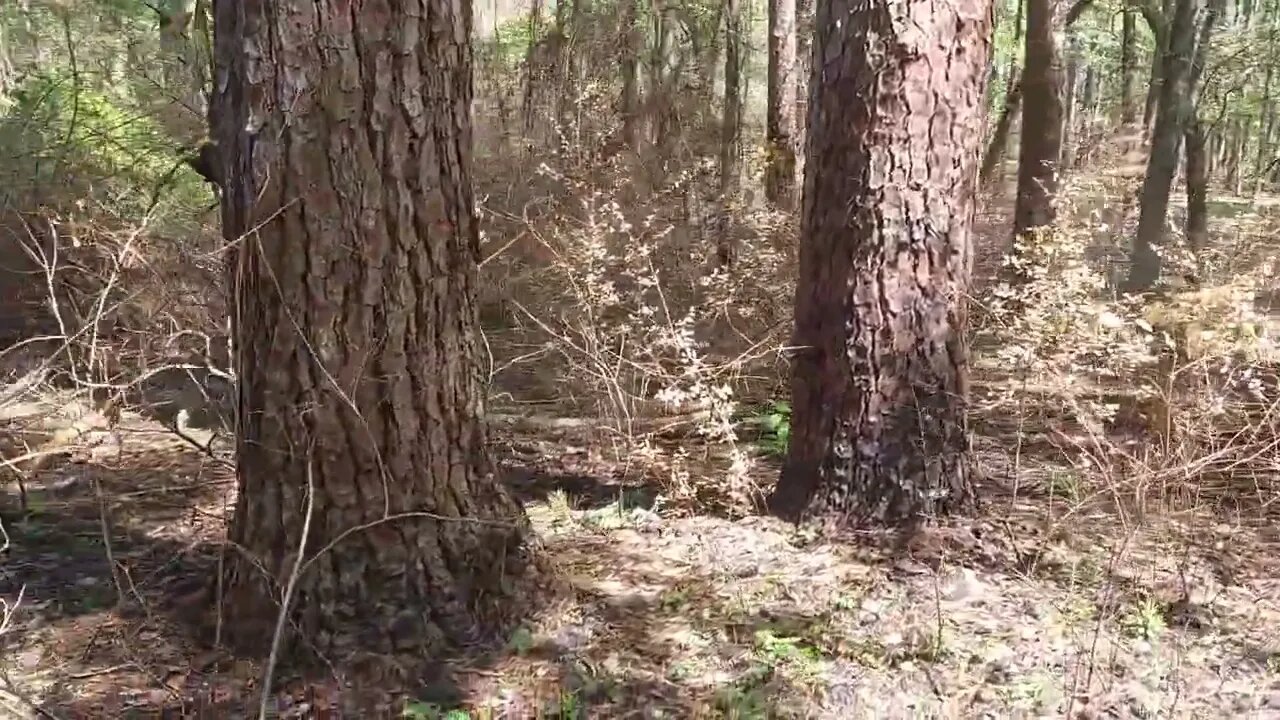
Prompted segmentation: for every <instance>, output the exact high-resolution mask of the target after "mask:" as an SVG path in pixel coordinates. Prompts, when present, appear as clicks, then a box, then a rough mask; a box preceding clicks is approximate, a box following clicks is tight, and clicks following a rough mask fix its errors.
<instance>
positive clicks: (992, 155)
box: [978, 67, 1022, 183]
mask: <svg viewBox="0 0 1280 720" xmlns="http://www.w3.org/2000/svg"><path fill="white" fill-rule="evenodd" d="M1009 77H1010V78H1011V80H1010V83H1009V89H1008V90H1007V91H1006V92H1005V95H1004V107H1003V108H1002V109H1001V110H1000V118H999V119H998V120H997V121H996V127H995V130H993V131H992V132H991V141H990V142H989V143H987V151H986V152H985V153H983V155H982V169H981V170H980V171H979V172H978V177H979V178H981V180H982V182H983V183H987V182H991V181H993V180H995V179H997V178H998V177H1000V176H1001V175H1003V173H1001V172H999V171H1000V169H1001V166H1002V165H1003V164H1004V152H1005V148H1007V147H1009V135H1010V134H1011V133H1012V132H1013V123H1014V121H1015V120H1017V118H1018V111H1019V110H1020V109H1021V108H1022V73H1021V72H1020V71H1019V70H1018V69H1017V68H1016V67H1014V68H1011V69H1010V75H1009Z"/></svg>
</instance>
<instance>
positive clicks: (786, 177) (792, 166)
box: [764, 0, 796, 209]
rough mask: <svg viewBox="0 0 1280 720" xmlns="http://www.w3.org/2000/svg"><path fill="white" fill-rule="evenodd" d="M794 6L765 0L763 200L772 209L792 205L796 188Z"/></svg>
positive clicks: (789, 0)
mask: <svg viewBox="0 0 1280 720" xmlns="http://www.w3.org/2000/svg"><path fill="white" fill-rule="evenodd" d="M795 66H796V3H795V0H769V88H768V111H767V117H766V119H765V154H766V157H767V165H766V167H765V178H764V192H765V197H766V198H767V199H768V200H769V202H771V203H773V204H774V205H775V206H777V207H780V208H785V209H790V208H792V207H794V206H795V187H796V144H795V143H796V132H795V127H796V116H795V112H796V79H795Z"/></svg>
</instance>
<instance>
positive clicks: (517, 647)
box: [507, 626, 533, 657]
mask: <svg viewBox="0 0 1280 720" xmlns="http://www.w3.org/2000/svg"><path fill="white" fill-rule="evenodd" d="M507 647H508V648H510V649H511V650H512V652H514V653H515V654H516V655H519V656H522V657H523V656H524V655H527V654H528V653H529V651H530V650H532V649H533V633H532V632H530V631H529V628H527V627H523V626H521V627H518V628H516V631H515V632H513V633H511V639H510V640H508V641H507Z"/></svg>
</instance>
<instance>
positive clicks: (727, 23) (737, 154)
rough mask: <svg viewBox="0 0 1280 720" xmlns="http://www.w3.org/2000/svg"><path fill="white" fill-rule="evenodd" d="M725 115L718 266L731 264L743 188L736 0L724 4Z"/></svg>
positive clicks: (738, 9)
mask: <svg viewBox="0 0 1280 720" xmlns="http://www.w3.org/2000/svg"><path fill="white" fill-rule="evenodd" d="M724 15H725V17H724V39H725V43H724V115H723V117H722V120H721V128H720V203H721V208H720V212H721V217H720V223H719V233H718V238H717V241H716V242H717V245H716V256H717V260H718V261H719V263H720V265H722V266H729V265H732V264H733V260H734V255H735V251H736V248H735V247H734V243H733V233H732V229H731V227H730V225H731V224H732V219H733V212H734V209H735V206H736V204H737V201H738V196H739V194H740V192H741V189H742V59H743V58H742V8H741V6H740V4H739V0H725V7H724Z"/></svg>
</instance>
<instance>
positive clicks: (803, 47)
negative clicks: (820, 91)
mask: <svg viewBox="0 0 1280 720" xmlns="http://www.w3.org/2000/svg"><path fill="white" fill-rule="evenodd" d="M795 4H796V67H795V72H793V73H792V75H793V76H794V77H795V83H796V114H795V123H796V143H795V147H796V173H797V179H799V178H800V177H802V176H801V175H800V174H799V173H801V172H803V171H804V167H803V165H804V157H805V150H804V149H805V144H806V137H807V136H806V135H805V128H806V127H808V123H809V93H810V88H809V78H811V77H813V0H795ZM798 193H799V190H797V203H796V204H799V203H798V199H799V198H798Z"/></svg>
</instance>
